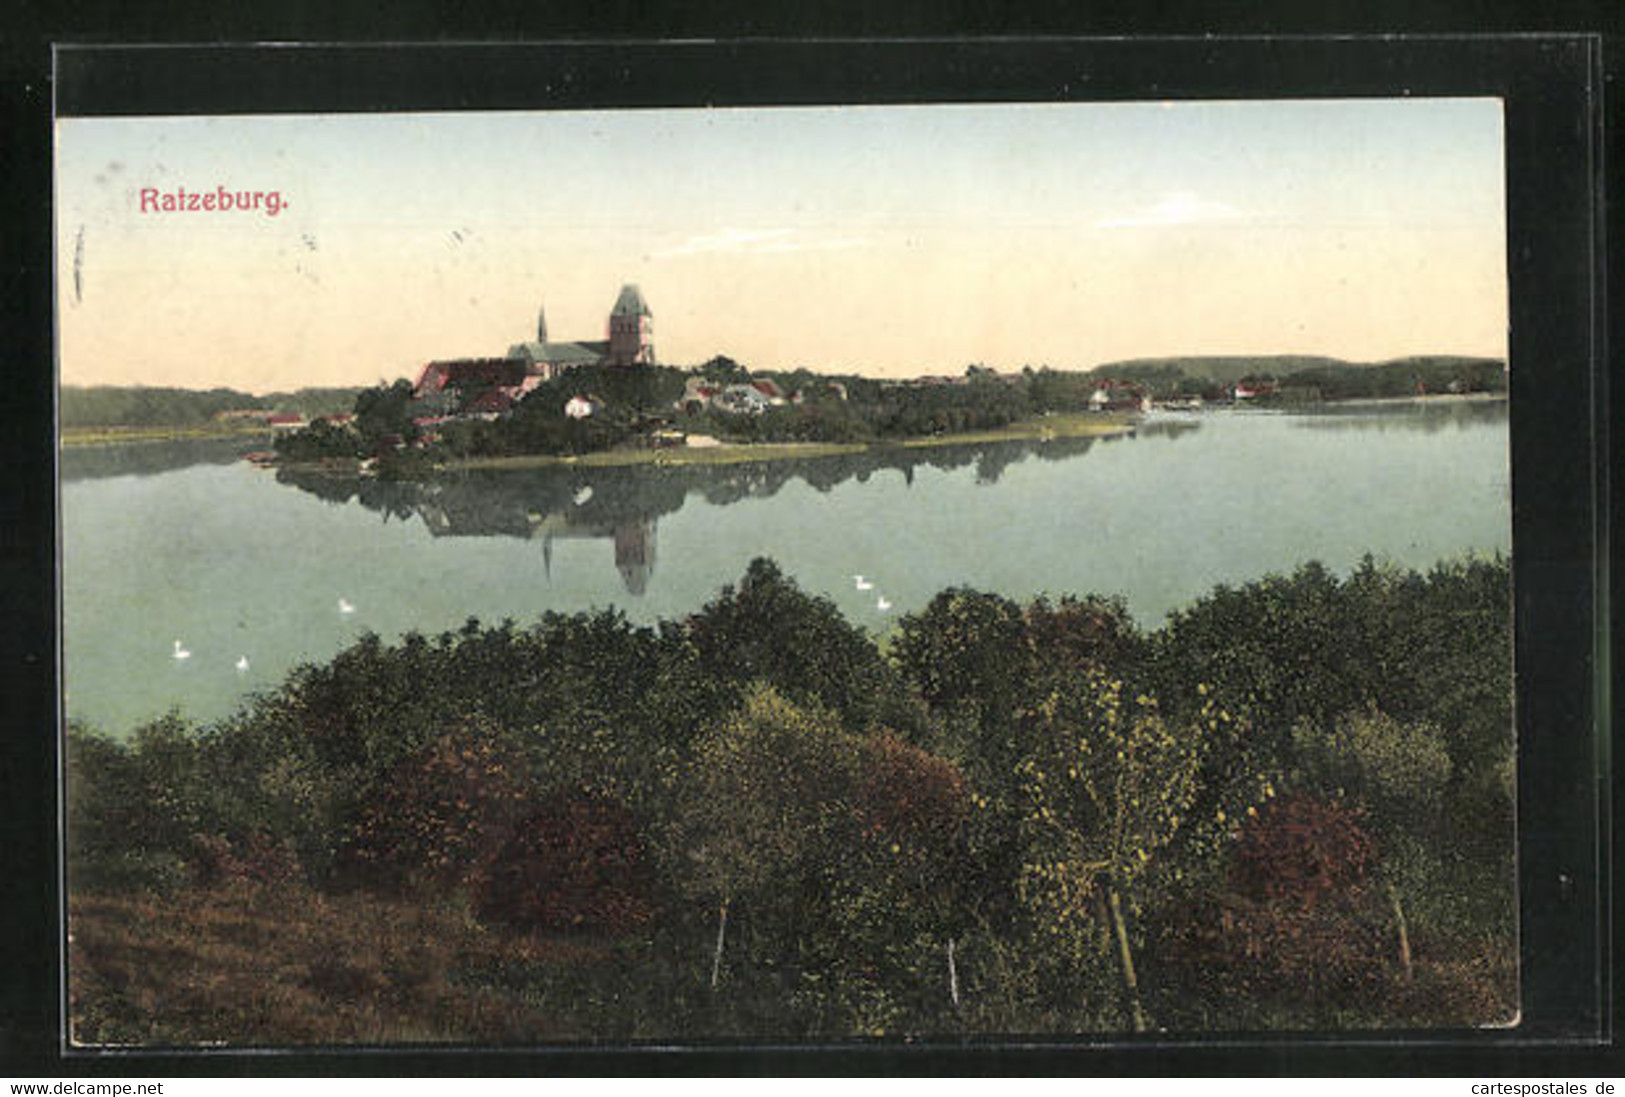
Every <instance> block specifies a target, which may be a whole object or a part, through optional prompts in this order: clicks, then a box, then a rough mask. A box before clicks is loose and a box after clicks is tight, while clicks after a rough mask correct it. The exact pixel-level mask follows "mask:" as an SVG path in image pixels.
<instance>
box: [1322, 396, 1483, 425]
mask: <svg viewBox="0 0 1625 1097" xmlns="http://www.w3.org/2000/svg"><path fill="white" fill-rule="evenodd" d="M1506 418H1507V402H1506V401H1505V400H1475V399H1465V400H1451V399H1446V398H1437V399H1433V400H1400V401H1394V402H1392V403H1377V402H1371V403H1359V402H1353V401H1351V402H1349V403H1344V404H1328V405H1325V406H1323V407H1311V408H1301V409H1296V413H1295V414H1294V416H1293V425H1294V426H1298V427H1302V428H1304V429H1306V430H1328V431H1338V430H1343V431H1377V432H1379V433H1382V432H1385V431H1396V430H1397V431H1420V432H1423V433H1426V434H1435V433H1438V432H1440V431H1444V430H1458V431H1460V430H1469V429H1471V428H1473V427H1481V426H1487V425H1490V424H1494V423H1504V422H1505V421H1506Z"/></svg>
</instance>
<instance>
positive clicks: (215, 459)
mask: <svg viewBox="0 0 1625 1097" xmlns="http://www.w3.org/2000/svg"><path fill="white" fill-rule="evenodd" d="M270 447H271V440H270V439H269V438H254V437H235V438H181V439H173V440H170V441H163V442H110V443H107V444H105V445H88V446H64V447H63V448H62V451H61V454H60V457H59V459H58V461H57V469H58V471H59V472H60V474H61V477H62V479H63V481H64V482H66V481H72V480H99V479H103V478H105V477H109V476H154V475H156V474H158V473H161V472H175V471H176V470H178V469H184V468H191V467H192V466H193V465H229V464H231V463H232V462H233V461H236V460H239V459H241V457H242V455H243V454H244V453H247V452H249V451H250V450H256V449H269V448H270Z"/></svg>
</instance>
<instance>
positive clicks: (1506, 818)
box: [56, 96, 1520, 1048]
mask: <svg viewBox="0 0 1625 1097" xmlns="http://www.w3.org/2000/svg"><path fill="white" fill-rule="evenodd" d="M1504 126H1505V123H1504V115H1503V104H1502V101H1501V100H1499V99H1496V98H1487V97H1484V98H1475V97H1464V98H1439V97H1426V96H1417V97H1406V98H1399V97H1396V98H1364V99H1338V98H1329V99H1316V100H1310V99H1272V100H1262V99H1261V100H1202V99H1182V100H1177V101H1158V100H1150V99H1148V100H1138V101H1123V102H1042V103H1014V102H1010V103H947V102H941V103H917V104H906V105H904V104H893V105H882V104H874V105H849V106H760V107H726V108H724V107H714V108H704V107H683V108H663V109H639V110H625V109H617V110H610V109H603V110H563V109H560V110H534V111H506V112H482V111H462V112H446V113H428V112H424V113H414V112H397V113H390V112H377V113H356V114H341V113H336V114H265V115H232V116H226V115H194V116H185V117H182V116H134V117H63V118H60V119H59V120H58V122H57V128H56V141H57V148H56V170H57V192H56V234H57V236H56V243H57V255H58V268H57V272H56V273H57V302H58V315H57V320H58V330H59V347H58V351H59V369H60V402H59V406H60V434H61V458H60V470H61V508H60V513H61V545H62V548H61V568H62V585H63V621H62V634H63V687H64V689H63V692H64V699H63V710H64V715H65V726H66V733H65V734H66V777H67V811H66V820H67V823H66V843H67V844H66V851H67V852H66V857H67V917H68V925H67V930H68V945H67V1011H66V1012H67V1020H68V1026H69V1033H68V1038H69V1039H70V1041H71V1043H72V1045H73V1046H75V1047H79V1048H106V1047H145V1048H151V1047H161V1048H198V1047H228V1048H253V1047H300V1046H310V1045H322V1046H335V1045H336V1046H341V1047H344V1046H374V1045H389V1046H402V1045H419V1044H431V1045H432V1044H455V1045H474V1046H510V1045H520V1046H556V1045H578V1044H595V1045H596V1044H603V1043H614V1044H627V1045H637V1044H641V1043H650V1042H658V1043H661V1044H665V1045H669V1044H673V1043H676V1044H682V1043H685V1042H695V1043H705V1042H714V1041H719V1040H723V1041H739V1042H744V1043H751V1042H770V1043H775V1044H785V1043H793V1044H800V1043H810V1044H826V1043H838V1042H843V1041H851V1040H856V1039H869V1040H879V1041H905V1040H931V1039H939V1038H940V1039H954V1040H960V1039H964V1038H982V1039H989V1040H997V1039H1001V1038H1033V1037H1042V1038H1084V1039H1095V1040H1098V1039H1115V1038H1118V1037H1134V1036H1137V1035H1139V1036H1144V1035H1146V1034H1154V1035H1157V1036H1162V1037H1167V1038H1171V1039H1177V1038H1182V1037H1208V1036H1213V1035H1222V1034H1225V1033H1236V1032H1251V1033H1258V1032H1266V1033H1267V1032H1303V1031H1310V1030H1313V1031H1317V1032H1331V1033H1357V1034H1384V1033H1398V1032H1416V1031H1438V1030H1463V1029H1482V1028H1494V1027H1498V1026H1507V1025H1511V1024H1514V1023H1515V1022H1516V1021H1517V1019H1518V1018H1519V1016H1520V971H1519V933H1518V931H1519V927H1518V900H1519V890H1518V877H1517V874H1516V871H1515V855H1514V850H1515V840H1516V826H1515V819H1516V811H1515V803H1516V764H1515V760H1516V745H1517V743H1516V735H1515V734H1514V722H1513V698H1514V676H1513V658H1512V650H1513V612H1512V597H1511V565H1510V560H1511V553H1512V551H1513V545H1512V516H1511V502H1510V500H1511V463H1510V457H1509V453H1510V441H1509V429H1508V404H1507V394H1508V389H1509V381H1510V376H1511V371H1510V364H1509V347H1508V342H1507V339H1508V336H1507V331H1508V288H1507V287H1508V278H1507V262H1508V256H1507V238H1506V223H1507V201H1506V194H1505V183H1504V180H1505V177H1506V164H1505V148H1506V139H1505V133H1504Z"/></svg>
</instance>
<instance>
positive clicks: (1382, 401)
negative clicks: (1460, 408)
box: [1293, 392, 1507, 410]
mask: <svg viewBox="0 0 1625 1097" xmlns="http://www.w3.org/2000/svg"><path fill="white" fill-rule="evenodd" d="M1506 400H1507V394H1506V393H1504V392H1439V393H1429V394H1427V395H1426V396H1352V397H1350V398H1349V399H1347V400H1322V401H1321V402H1320V403H1319V404H1318V405H1315V404H1304V405H1298V406H1297V407H1317V406H1318V407H1330V408H1358V407H1387V406H1391V405H1394V404H1417V405H1425V404H1493V403H1501V404H1504V403H1506ZM1297 407H1294V409H1293V410H1297Z"/></svg>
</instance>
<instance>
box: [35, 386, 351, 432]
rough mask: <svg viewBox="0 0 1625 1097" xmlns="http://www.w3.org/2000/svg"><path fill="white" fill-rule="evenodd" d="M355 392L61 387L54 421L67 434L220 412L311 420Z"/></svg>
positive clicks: (193, 420)
mask: <svg viewBox="0 0 1625 1097" xmlns="http://www.w3.org/2000/svg"><path fill="white" fill-rule="evenodd" d="M356 392H357V390H356V389H354V388H302V389H299V390H297V391H294V392H276V393H270V394H267V395H265V396H255V395H253V394H251V393H247V392H238V391H237V390H235V389H229V388H215V389H208V390H196V389H181V388H164V387H147V386H143V385H137V386H116V385H91V386H80V385H63V386H62V391H61V398H60V400H59V401H58V415H59V418H60V422H61V425H62V426H63V427H66V428H75V427H184V426H197V425H199V424H203V423H209V422H212V421H214V419H215V417H216V416H217V415H219V414H220V413H221V412H225V411H248V410H252V411H267V412H287V413H289V414H297V415H302V416H305V417H307V418H310V417H314V416H318V415H336V414H338V413H340V412H346V411H349V410H350V408H351V405H352V403H353V402H354V400H355V398H356Z"/></svg>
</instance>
